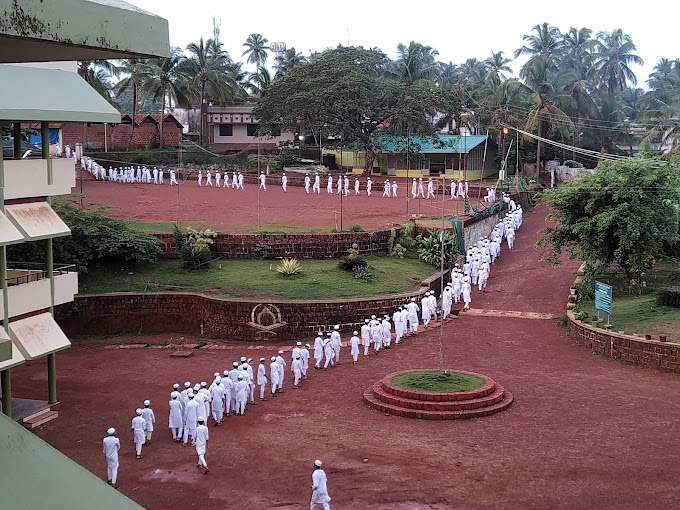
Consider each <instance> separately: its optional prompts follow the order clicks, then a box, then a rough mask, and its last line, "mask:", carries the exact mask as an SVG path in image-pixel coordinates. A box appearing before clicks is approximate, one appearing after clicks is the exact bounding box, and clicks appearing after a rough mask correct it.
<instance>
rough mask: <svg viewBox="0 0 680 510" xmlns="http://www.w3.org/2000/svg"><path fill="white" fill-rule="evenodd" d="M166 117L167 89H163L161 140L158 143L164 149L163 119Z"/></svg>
mask: <svg viewBox="0 0 680 510" xmlns="http://www.w3.org/2000/svg"><path fill="white" fill-rule="evenodd" d="M164 117H165V88H163V93H162V94H161V124H160V127H161V128H160V133H161V139H160V140H159V142H158V146H159V147H163V124H164V122H163V120H164V119H163V118H164Z"/></svg>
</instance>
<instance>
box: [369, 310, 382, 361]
mask: <svg viewBox="0 0 680 510" xmlns="http://www.w3.org/2000/svg"><path fill="white" fill-rule="evenodd" d="M371 319H372V320H371V322H369V324H370V326H371V342H373V352H375V353H376V354H378V353H379V352H380V349H381V348H382V323H381V322H380V321H379V320H377V319H376V318H375V315H373V316H372V317H371Z"/></svg>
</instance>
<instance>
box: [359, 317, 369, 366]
mask: <svg viewBox="0 0 680 510" xmlns="http://www.w3.org/2000/svg"><path fill="white" fill-rule="evenodd" d="M368 323H369V320H368V319H366V320H365V321H364V324H363V325H362V326H361V345H363V346H364V358H368V349H369V347H370V345H371V328H370V327H369V325H368Z"/></svg>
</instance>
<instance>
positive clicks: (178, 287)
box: [80, 256, 435, 299]
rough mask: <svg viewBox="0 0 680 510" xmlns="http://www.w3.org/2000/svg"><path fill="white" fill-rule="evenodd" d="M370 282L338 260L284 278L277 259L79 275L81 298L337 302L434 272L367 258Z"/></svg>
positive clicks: (400, 287)
mask: <svg viewBox="0 0 680 510" xmlns="http://www.w3.org/2000/svg"><path fill="white" fill-rule="evenodd" d="M366 261H367V262H368V264H369V265H370V266H371V267H372V268H373V277H372V278H371V279H370V280H362V279H359V278H355V277H354V274H353V273H351V272H349V271H343V270H341V269H338V268H337V260H301V261H300V264H301V265H302V272H301V273H300V274H299V275H295V276H290V277H283V276H281V275H280V274H279V273H277V271H276V265H277V263H278V261H276V260H214V261H212V262H211V265H210V267H209V268H207V269H205V270H199V271H188V270H184V269H182V268H181V267H180V263H179V261H176V260H161V261H159V262H158V263H155V264H134V265H131V264H121V265H110V266H106V267H104V268H97V269H95V268H93V269H92V270H91V271H90V272H88V273H81V275H80V293H81V294H98V293H105V292H126V291H127V292H168V291H183V292H202V293H208V294H215V295H220V296H225V297H252V298H264V299H276V298H283V299H334V298H356V297H368V296H378V295H383V294H396V293H401V292H409V291H412V290H414V289H415V288H417V287H418V286H419V285H420V282H421V281H422V280H423V279H424V278H427V277H429V276H431V275H432V274H433V273H434V272H435V269H434V268H433V267H432V266H431V265H429V264H426V263H425V262H422V261H420V260H417V259H413V258H403V259H400V258H396V257H377V256H371V257H366Z"/></svg>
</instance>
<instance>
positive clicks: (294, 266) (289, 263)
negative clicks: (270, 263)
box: [276, 259, 302, 276]
mask: <svg viewBox="0 0 680 510" xmlns="http://www.w3.org/2000/svg"><path fill="white" fill-rule="evenodd" d="M276 270H277V271H278V272H279V273H280V274H282V275H283V276H293V275H296V274H298V273H299V272H300V271H302V266H301V265H300V263H299V262H298V261H297V259H283V260H281V262H279V265H278V266H276Z"/></svg>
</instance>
